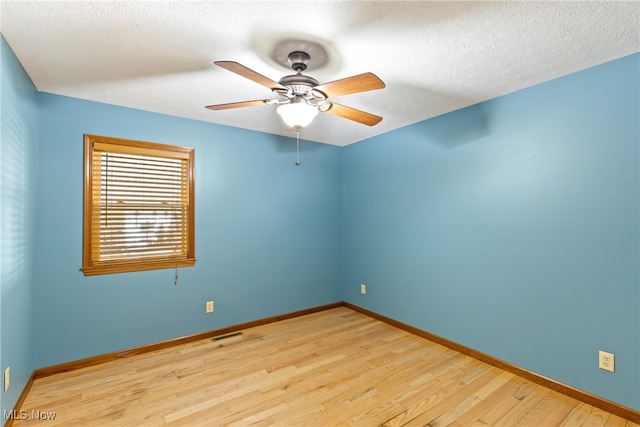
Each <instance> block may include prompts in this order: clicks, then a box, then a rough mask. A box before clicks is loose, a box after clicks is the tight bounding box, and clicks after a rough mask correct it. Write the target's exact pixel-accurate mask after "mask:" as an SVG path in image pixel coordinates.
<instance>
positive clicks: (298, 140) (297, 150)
mask: <svg viewBox="0 0 640 427" xmlns="http://www.w3.org/2000/svg"><path fill="white" fill-rule="evenodd" d="M301 164H302V163H300V129H296V163H295V165H296V166H300V165H301Z"/></svg>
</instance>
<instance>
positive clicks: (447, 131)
mask: <svg viewBox="0 0 640 427" xmlns="http://www.w3.org/2000/svg"><path fill="white" fill-rule="evenodd" d="M418 126H420V127H422V129H423V132H421V134H422V135H424V136H425V137H426V138H427V139H428V140H429V141H431V142H433V143H434V144H436V145H438V146H440V147H442V148H456V147H460V146H462V145H465V144H468V143H470V142H473V141H475V140H477V139H480V138H482V137H484V136H486V135H488V134H489V123H488V119H487V115H486V113H485V112H484V111H483V106H482V104H476V105H472V106H470V107H466V108H463V109H461V110H457V111H454V112H451V113H447V114H444V115H442V116H438V117H434V118H433V119H430V120H426V121H424V122H422V123H420V124H418Z"/></svg>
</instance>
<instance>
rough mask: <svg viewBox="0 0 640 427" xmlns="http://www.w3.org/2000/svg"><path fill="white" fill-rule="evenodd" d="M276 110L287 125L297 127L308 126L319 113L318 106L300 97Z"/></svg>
mask: <svg viewBox="0 0 640 427" xmlns="http://www.w3.org/2000/svg"><path fill="white" fill-rule="evenodd" d="M276 111H277V112H278V114H279V115H280V117H282V120H283V121H284V122H285V123H286V124H287V126H290V127H292V128H295V129H301V128H303V127H305V126H308V125H309V124H310V123H311V122H312V121H313V118H314V117H315V116H317V115H318V109H317V108H316V107H314V106H313V105H309V104H307V103H306V102H305V101H304V100H302V99H299V98H298V99H295V100H293V102H291V103H289V104H284V105H281V106H279V107H278V108H277V109H276Z"/></svg>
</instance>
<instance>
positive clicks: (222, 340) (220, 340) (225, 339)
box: [211, 332, 244, 347]
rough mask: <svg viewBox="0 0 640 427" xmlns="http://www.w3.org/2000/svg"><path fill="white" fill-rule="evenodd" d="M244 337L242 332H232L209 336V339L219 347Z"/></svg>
mask: <svg viewBox="0 0 640 427" xmlns="http://www.w3.org/2000/svg"><path fill="white" fill-rule="evenodd" d="M243 339H244V334H243V333H242V332H233V333H231V334H227V335H220V336H219V337H213V338H211V341H213V342H214V343H216V344H218V346H219V347H224V346H225V345H229V344H233V343H236V342H238V341H242V340H243Z"/></svg>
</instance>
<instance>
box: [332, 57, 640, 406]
mask: <svg viewBox="0 0 640 427" xmlns="http://www.w3.org/2000/svg"><path fill="white" fill-rule="evenodd" d="M639 59H640V56H639V55H633V56H630V57H626V58H623V59H620V60H617V61H613V62H610V63H607V64H604V65H601V66H598V67H595V68H591V69H588V70H586V71H582V72H579V73H576V74H572V75H569V76H566V77H563V78H560V79H556V80H553V81H550V82H547V83H544V84H541V85H537V86H535V87H531V88H528V89H526V90H522V91H519V92H517V93H513V94H510V95H507V96H504V97H500V98H497V99H494V100H491V101H489V102H485V103H482V104H478V105H475V106H473V107H471V108H467V109H463V110H460V111H456V112H453V113H450V114H447V115H444V116H441V117H438V118H435V119H432V120H428V121H425V122H421V123H418V124H415V125H412V126H408V127H405V128H403V129H400V130H397V131H394V132H390V133H387V134H385V135H382V136H379V137H376V138H372V139H370V140H367V141H365V142H360V143H357V144H353V145H351V146H348V147H346V148H345V149H344V152H343V156H344V158H343V164H344V169H343V179H344V183H343V205H344V206H343V209H344V215H343V230H344V232H343V239H344V240H343V254H344V257H343V265H344V282H343V298H344V299H345V300H347V301H349V302H352V303H354V304H357V305H360V306H362V307H366V308H368V309H370V310H373V311H375V312H377V313H380V314H383V315H385V316H388V317H391V318H394V319H397V320H399V321H402V322H405V323H408V324H411V325H413V326H416V327H418V328H420V329H423V330H426V331H429V332H432V333H435V334H437V335H439V336H442V337H444V338H447V339H450V340H453V341H455V342H458V343H460V344H463V345H466V346H468V347H471V348H474V349H476V350H479V351H481V352H485V353H488V354H490V355H492V356H494V357H497V358H500V359H503V360H505V361H508V362H511V363H513V364H515V365H518V366H521V367H523V368H525V369H529V370H531V371H534V372H537V373H539V374H542V375H544V376H547V377H549V378H553V379H555V380H557V381H560V382H563V383H565V384H569V385H572V386H574V387H577V388H579V389H582V390H585V391H588V392H591V393H594V394H596V395H599V396H602V397H604V398H606V399H610V400H613V401H615V402H618V403H620V404H622V405H626V406H628V407H631V408H634V409H636V410H638V409H640V362H639V361H640V348H639V347H640V277H639V259H640V252H639V219H640V212H639V194H640V186H639V181H640V179H639V160H640V158H639V145H640V135H639V132H640V130H639V128H640V124H639V117H640V108H639V103H640V101H639V98H640V88H639V84H638V80H639V76H640V67H639ZM360 283H365V284H366V285H367V294H366V295H360V294H359V285H360ZM598 350H605V351H609V352H612V353H614V354H615V355H616V372H615V373H609V372H606V371H603V370H600V369H598Z"/></svg>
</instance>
